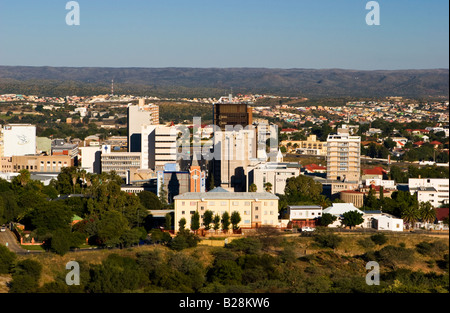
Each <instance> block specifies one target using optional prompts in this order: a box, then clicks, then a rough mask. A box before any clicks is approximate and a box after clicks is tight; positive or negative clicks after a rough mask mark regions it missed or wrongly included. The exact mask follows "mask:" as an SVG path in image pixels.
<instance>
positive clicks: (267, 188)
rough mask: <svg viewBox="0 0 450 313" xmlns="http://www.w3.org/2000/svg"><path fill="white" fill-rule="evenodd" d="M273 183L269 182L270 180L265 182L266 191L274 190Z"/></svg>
mask: <svg viewBox="0 0 450 313" xmlns="http://www.w3.org/2000/svg"><path fill="white" fill-rule="evenodd" d="M272 187H273V186H272V184H271V183H269V182H267V183H265V184H264V190H265V191H266V192H272Z"/></svg>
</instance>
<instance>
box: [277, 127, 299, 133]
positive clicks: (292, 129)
mask: <svg viewBox="0 0 450 313" xmlns="http://www.w3.org/2000/svg"><path fill="white" fill-rule="evenodd" d="M281 131H282V132H296V131H299V130H298V129H295V128H285V129H282V130H281Z"/></svg>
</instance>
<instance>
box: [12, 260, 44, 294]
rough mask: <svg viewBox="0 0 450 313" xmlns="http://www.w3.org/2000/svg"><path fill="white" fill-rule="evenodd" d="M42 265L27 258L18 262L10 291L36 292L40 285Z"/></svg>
mask: <svg viewBox="0 0 450 313" xmlns="http://www.w3.org/2000/svg"><path fill="white" fill-rule="evenodd" d="M41 273H42V265H41V264H40V263H39V262H38V261H35V260H31V259H26V260H23V261H20V262H18V263H17V265H16V267H15V268H14V271H13V275H12V278H13V279H12V281H11V287H10V289H9V292H10V293H34V292H36V291H37V289H38V286H39V279H40V278H41Z"/></svg>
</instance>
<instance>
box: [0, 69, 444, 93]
mask: <svg viewBox="0 0 450 313" xmlns="http://www.w3.org/2000/svg"><path fill="white" fill-rule="evenodd" d="M112 79H114V83H115V91H116V93H120V94H135V95H156V96H162V97H220V96H222V95H224V94H228V93H229V91H230V90H231V88H232V89H233V91H234V92H235V93H259V94H276V95H285V96H305V97H309V98H313V97H385V96H404V97H411V98H417V97H448V94H449V70H448V69H430V70H392V71H388V70H379V71H361V70H344V69H320V70H316V69H268V68H94V67H77V68H75V67H26V66H0V93H1V94H4V93H24V94H36V95H46V96H65V95H75V94H76V95H79V96H85V95H96V94H102V93H109V91H110V85H111V80H112Z"/></svg>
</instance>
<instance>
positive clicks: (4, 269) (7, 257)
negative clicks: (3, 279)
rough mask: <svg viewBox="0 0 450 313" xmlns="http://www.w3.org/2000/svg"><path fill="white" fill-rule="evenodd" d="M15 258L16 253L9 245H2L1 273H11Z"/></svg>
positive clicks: (0, 251)
mask: <svg viewBox="0 0 450 313" xmlns="http://www.w3.org/2000/svg"><path fill="white" fill-rule="evenodd" d="M15 260H16V255H15V254H14V253H13V252H11V251H9V249H8V248H7V247H5V246H3V245H0V274H9V272H10V270H11V267H12V265H13V264H14V261H15Z"/></svg>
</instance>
